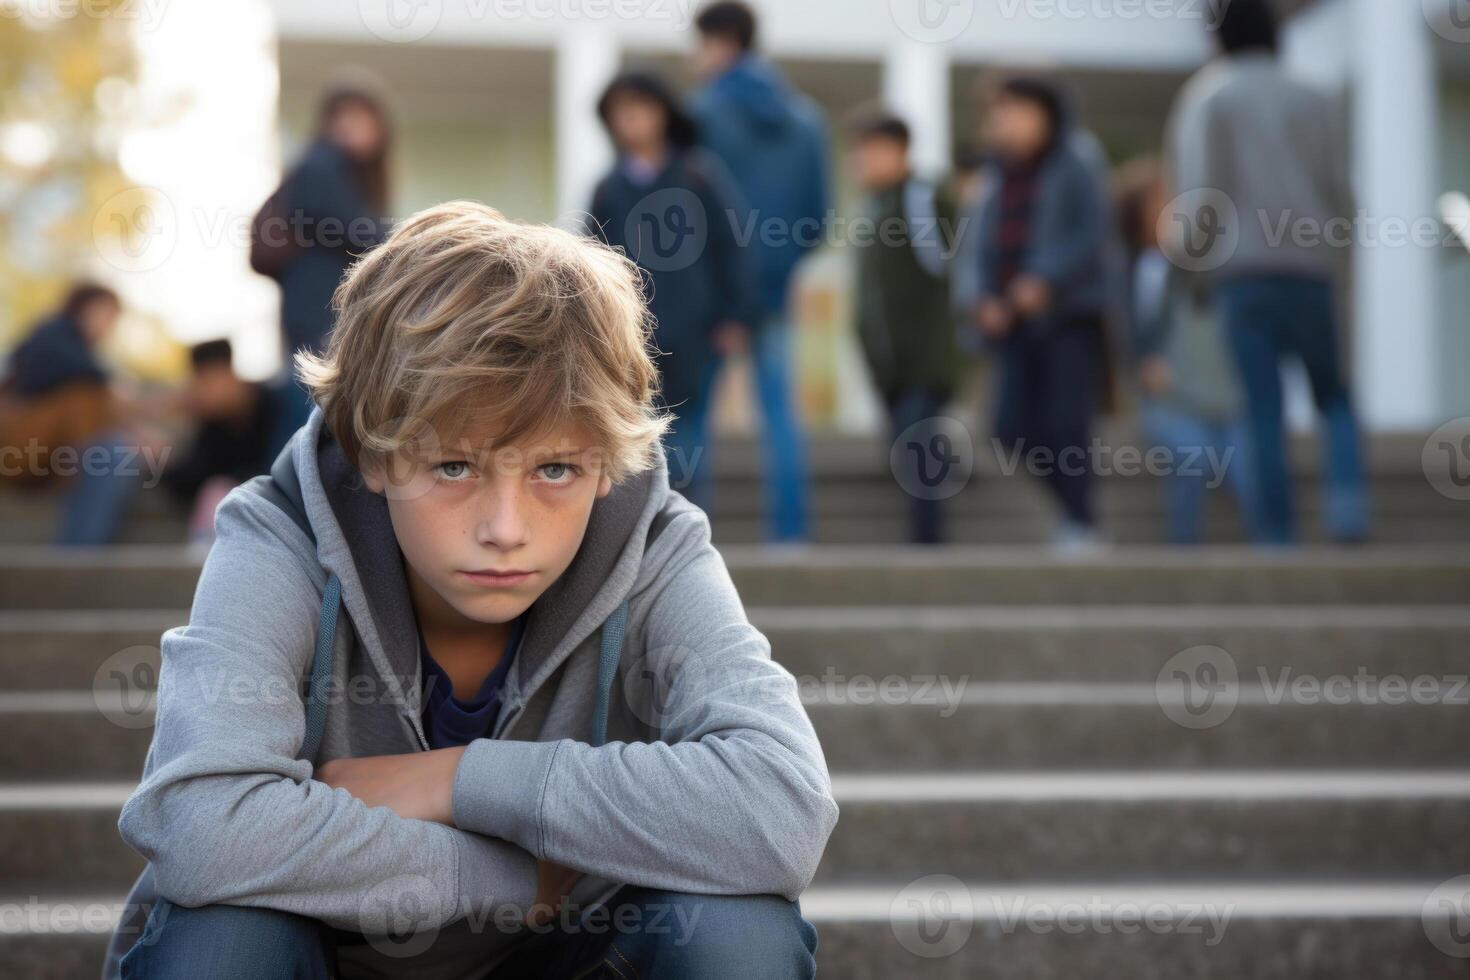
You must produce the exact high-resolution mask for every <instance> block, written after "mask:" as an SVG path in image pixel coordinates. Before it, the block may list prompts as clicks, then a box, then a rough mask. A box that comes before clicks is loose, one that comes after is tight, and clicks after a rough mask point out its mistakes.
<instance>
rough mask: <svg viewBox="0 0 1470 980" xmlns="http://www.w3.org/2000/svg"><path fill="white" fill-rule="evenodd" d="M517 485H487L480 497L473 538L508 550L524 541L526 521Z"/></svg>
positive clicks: (489, 545)
mask: <svg viewBox="0 0 1470 980" xmlns="http://www.w3.org/2000/svg"><path fill="white" fill-rule="evenodd" d="M521 502H522V500H521V493H520V491H519V489H518V488H517V487H513V486H506V487H490V488H488V489H487V490H486V492H485V493H484V494H483V495H482V497H481V505H480V512H479V523H478V525H477V526H476V528H475V538H476V540H477V541H479V543H480V544H483V545H486V546H488V547H494V548H500V549H503V550H508V549H510V548H515V547H518V546H520V545H523V544H525V543H526V532H527V528H528V525H527V522H526V519H525V516H524V515H523V514H522V513H521Z"/></svg>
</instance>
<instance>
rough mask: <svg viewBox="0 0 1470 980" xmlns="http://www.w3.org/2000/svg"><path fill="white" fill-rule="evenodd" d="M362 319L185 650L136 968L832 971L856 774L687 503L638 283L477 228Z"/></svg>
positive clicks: (419, 243)
mask: <svg viewBox="0 0 1470 980" xmlns="http://www.w3.org/2000/svg"><path fill="white" fill-rule="evenodd" d="M339 296H340V300H341V315H340V321H339V323H338V326H337V328H336V329H335V330H334V331H333V333H332V336H331V338H330V340H329V343H328V348H327V350H326V352H325V354H323V355H313V354H308V353H302V354H298V356H297V365H298V367H299V369H300V371H301V374H302V376H303V378H304V380H305V382H306V383H307V385H308V386H309V387H310V389H311V391H312V393H313V396H314V398H315V399H316V401H317V407H316V408H315V409H314V410H313V412H312V415H311V417H310V420H309V421H308V423H307V425H306V426H305V427H304V428H303V429H301V430H300V431H299V432H298V433H297V434H296V435H295V436H294V437H293V439H292V442H291V444H290V446H289V451H288V453H287V454H286V455H285V456H284V457H283V458H282V459H281V460H279V461H278V463H277V465H276V466H275V467H273V470H272V472H273V477H272V480H271V481H269V486H270V487H274V488H275V491H274V492H272V491H270V490H268V489H267V488H266V487H262V486H261V485H260V484H258V483H257V484H254V485H253V486H249V485H247V486H243V487H238V488H236V489H235V490H234V491H232V492H231V493H230V494H229V496H227V497H226V498H225V500H224V501H223V503H222V504H221V505H220V508H219V511H218V516H217V520H216V529H217V539H216V541H215V544H214V547H213V549H212V550H211V551H210V552H209V555H208V558H207V559H206V561H205V563H204V568H203V570H202V573H201V575H200V578H199V583H198V586H197V589H196V591H195V595H194V602H193V605H192V607H191V611H190V616H189V622H188V624H187V625H185V626H182V627H178V628H175V629H171V630H169V631H168V632H166V633H165V634H164V635H163V640H162V643H161V647H160V655H161V667H160V675H159V685H158V704H157V714H156V723H155V726H154V730H153V742H152V745H151V746H150V749H149V752H148V757H147V761H146V762H145V764H144V772H143V777H142V781H141V782H140V784H139V785H138V787H137V789H136V791H135V792H134V793H133V795H132V796H131V797H130V798H129V800H128V801H127V803H126V804H125V805H124V807H123V810H122V814H121V817H120V820H119V828H120V830H121V833H122V836H123V838H124V840H126V841H127V843H128V844H129V845H131V846H132V847H133V848H134V849H135V850H136V851H137V852H138V853H139V854H141V855H142V856H143V857H145V858H146V859H147V860H148V861H149V862H150V867H149V872H148V875H149V876H150V878H151V881H152V885H153V887H154V888H155V889H156V892H157V895H158V896H159V897H158V899H157V901H155V902H153V903H152V909H151V912H150V914H149V916H148V919H147V922H146V924H144V925H143V926H142V929H141V933H140V934H139V935H138V936H137V940H136V942H134V943H133V944H132V946H131V948H130V949H129V950H128V951H127V952H126V954H125V955H124V956H123V957H122V958H121V962H120V974H121V976H122V977H124V978H127V980H141V978H152V980H157V978H171V977H188V978H191V980H192V978H196V977H211V978H228V977H250V978H252V980H257V978H258V980H271V978H287V977H323V976H328V975H335V976H341V977H351V976H378V977H415V978H417V977H485V976H489V977H492V978H493V977H524V976H551V977H563V976H565V977H572V976H584V975H587V974H588V972H589V971H602V972H603V973H607V974H612V975H623V976H639V977H642V978H644V980H664V978H691V977H702V976H757V977H762V978H791V977H803V978H809V977H811V976H813V975H814V973H815V958H814V956H813V954H814V952H815V950H816V946H817V933H816V929H815V928H814V927H813V926H812V924H811V923H810V922H808V921H807V920H806V919H805V918H804V917H803V915H802V912H801V908H800V903H799V897H800V895H801V893H802V892H803V891H804V890H805V889H806V887H807V886H808V885H809V884H810V883H811V880H812V878H813V876H814V874H815V871H816V867H817V864H818V862H819V860H820V859H821V856H822V852H823V849H824V848H825V846H826V842H827V839H828V837H829V835H830V834H831V832H832V829H833V827H834V825H835V823H836V821H837V816H838V808H837V804H836V802H835V800H834V799H833V796H832V785H831V778H830V776H829V774H828V771H827V766H826V762H825V758H824V755H823V752H822V747H821V745H820V743H819V742H818V740H817V736H816V733H815V731H814V730H813V727H812V724H811V720H810V719H809V718H808V716H807V713H806V710H805V708H804V707H803V704H802V699H801V696H800V691H799V689H798V686H797V684H796V680H795V678H794V677H793V676H792V675H791V674H790V672H789V671H787V670H786V669H785V668H784V667H782V666H781V665H780V663H778V662H777V661H776V660H775V659H773V657H772V655H771V647H770V643H769V641H768V640H767V639H766V637H765V636H764V635H762V633H761V632H760V631H759V630H758V629H756V628H755V627H754V626H753V625H751V623H750V621H749V620H748V619H747V617H746V614H745V610H744V608H743V606H742V604H741V600H740V596H739V594H738V593H737V591H736V589H735V585H734V583H733V581H732V579H731V577H730V573H729V570H728V569H727V568H726V565H725V562H724V559H723V558H722V557H721V556H720V553H719V552H718V551H717V550H716V549H715V548H714V546H713V544H712V543H711V541H710V531H709V521H708V519H707V518H706V516H705V514H704V513H703V512H702V511H701V510H699V509H698V508H697V507H695V506H693V505H692V504H690V503H689V502H688V501H687V500H685V499H684V498H683V497H682V496H681V495H680V494H678V493H677V492H675V491H673V490H671V489H670V488H669V486H668V472H667V467H666V465H665V461H664V454H663V453H662V452H661V451H660V447H659V440H660V438H661V436H662V435H663V432H664V429H665V427H666V425H667V419H666V417H665V414H664V413H663V412H662V410H660V409H659V408H658V406H657V403H656V401H655V396H656V391H657V383H658V373H657V370H656V368H655V366H654V364H653V360H652V358H651V356H650V350H649V348H650V341H651V337H650V331H649V322H648V317H647V310H646V307H645V303H644V300H643V297H642V294H641V284H640V282H639V273H638V270H637V268H636V267H635V266H634V265H633V263H632V262H630V261H629V260H628V259H627V258H626V257H624V256H623V255H621V254H619V253H618V252H616V251H615V250H613V249H611V248H609V247H607V246H606V245H603V244H601V243H598V242H596V241H594V240H593V239H591V238H589V237H587V236H583V235H575V234H572V233H569V232H566V231H563V230H560V229H556V228H551V227H546V226H537V225H524V224H519V223H516V222H511V221H508V220H506V219H505V218H503V217H502V216H501V215H500V214H499V213H498V212H496V211H494V210H493V209H491V208H488V207H486V206H484V205H481V204H476V203H472V202H451V203H448V204H443V205H439V206H437V207H434V208H431V209H429V210H427V211H423V212H420V213H419V214H417V215H414V216H412V217H410V218H408V219H406V220H405V221H404V222H403V223H402V224H401V225H400V226H399V227H397V228H396V229H395V230H394V232H393V234H392V235H391V236H390V237H389V238H388V240H387V241H386V242H385V243H384V244H383V245H382V246H381V247H379V248H378V249H375V250H374V251H372V252H371V253H369V254H368V255H367V256H366V257H365V258H364V259H363V260H362V261H361V262H359V263H358V264H357V265H355V266H354V267H353V268H352V270H351V271H350V272H349V274H348V278H347V280H346V281H345V282H344V283H343V286H342V289H341V291H340V293H339ZM409 311H412V312H411V315H410V314H409ZM292 487H294V488H295V493H294V496H295V497H297V498H298V499H299V501H300V506H299V507H297V506H295V505H293V504H292V503H291V502H290V498H291V497H292V496H293V494H292V493H291V492H290V491H291V488H292ZM304 677H309V679H310V680H309V685H308V687H307V693H306V695H305V696H304V697H303V696H302V695H301V693H300V690H301V688H300V685H301V681H302V679H303V678H304Z"/></svg>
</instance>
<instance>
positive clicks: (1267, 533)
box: [1165, 0, 1371, 546]
mask: <svg viewBox="0 0 1470 980" xmlns="http://www.w3.org/2000/svg"><path fill="white" fill-rule="evenodd" d="M1210 26H1211V28H1212V31H1211V36H1212V37H1213V38H1214V40H1215V43H1216V45H1217V57H1215V58H1214V59H1212V60H1211V61H1210V63H1209V64H1207V65H1206V66H1205V67H1204V68H1201V69H1200V70H1199V71H1198V72H1197V73H1196V74H1195V75H1194V76H1193V77H1192V78H1190V80H1189V81H1188V82H1187V83H1186V84H1185V85H1184V87H1183V88H1182V89H1181V90H1180V92H1179V96H1178V99H1177V100H1176V102H1175V105H1174V107H1173V109H1172V111H1171V113H1170V117H1169V122H1168V128H1167V131H1166V137H1165V143H1166V147H1167V157H1168V171H1169V179H1170V181H1171V184H1172V187H1171V193H1172V194H1174V195H1176V196H1175V197H1174V200H1173V202H1172V206H1171V209H1170V215H1169V218H1170V220H1169V222H1168V223H1167V230H1168V232H1169V237H1168V240H1167V241H1166V242H1165V246H1166V249H1167V251H1168V252H1169V253H1170V256H1171V258H1173V259H1174V260H1175V262H1176V264H1178V265H1180V266H1181V267H1183V268H1185V269H1187V270H1189V271H1190V272H1191V273H1193V274H1194V276H1195V278H1196V279H1197V280H1199V281H1200V284H1201V288H1205V289H1208V290H1209V291H1210V293H1211V294H1212V297H1213V300H1214V302H1215V303H1216V304H1218V306H1219V310H1220V315H1221V317H1222V318H1223V319H1224V322H1225V331H1226V336H1227V338H1228V340H1229V346H1230V351H1231V354H1232V357H1233V358H1234V361H1235V364H1236V369H1237V371H1238V372H1239V376H1240V384H1241V387H1242V389H1243V390H1244V393H1245V424H1246V430H1247V432H1248V433H1249V438H1250V442H1251V451H1252V454H1253V457H1254V460H1255V464H1254V466H1253V468H1252V478H1253V480H1254V482H1255V488H1254V491H1255V496H1256V502H1255V508H1256V511H1257V512H1258V518H1259V519H1258V523H1259V525H1260V537H1261V538H1262V539H1263V541H1264V542H1265V543H1266V544H1268V545H1275V546H1280V545H1288V544H1292V543H1294V542H1296V541H1297V540H1299V537H1300V529H1299V528H1298V525H1297V521H1296V515H1295V514H1294V492H1293V488H1292V480H1291V470H1290V466H1289V465H1288V460H1287V439H1286V425H1285V414H1284V398H1283V390H1284V388H1283V382H1282V362H1283V361H1286V360H1294V361H1298V362H1299V363H1300V364H1301V366H1302V368H1303V369H1304V370H1305V371H1306V374H1307V378H1308V380H1309V382H1310V384H1311V389H1312V400H1313V401H1314V402H1315V403H1316V407H1317V412H1318V414H1319V415H1320V416H1321V425H1320V427H1319V429H1318V435H1319V437H1320V439H1321V441H1322V449H1323V453H1322V459H1323V480H1322V495H1323V500H1322V505H1323V506H1322V517H1323V523H1324V525H1325V530H1326V532H1327V534H1328V536H1329V537H1331V538H1332V539H1333V540H1335V541H1340V542H1344V543H1357V542H1361V541H1363V540H1364V539H1366V538H1367V537H1368V535H1369V530H1370V526H1371V514H1370V510H1371V508H1370V502H1369V492H1368V482H1367V476H1366V469H1365V463H1364V458H1363V446H1362V437H1361V434H1360V432H1359V428H1358V421H1357V414H1356V411H1355V410H1354V408H1353V400H1352V390H1351V386H1350V385H1349V382H1348V378H1347V377H1346V373H1345V371H1344V368H1343V364H1342V351H1341V346H1342V344H1341V339H1340V338H1339V337H1338V330H1339V322H1340V315H1339V311H1338V309H1337V296H1336V289H1337V284H1338V282H1339V281H1340V279H1341V277H1342V276H1343V274H1344V273H1345V272H1346V269H1345V268H1344V264H1343V263H1344V260H1345V259H1346V257H1347V254H1348V250H1347V249H1344V248H1340V247H1337V246H1338V245H1341V244H1344V243H1343V242H1339V241H1335V238H1334V235H1333V233H1332V229H1333V228H1334V227H1336V226H1337V224H1338V223H1339V222H1341V223H1342V227H1343V228H1348V227H1351V223H1352V219H1353V217H1354V215H1355V213H1356V206H1355V204H1354V201H1353V193H1352V180H1351V173H1350V160H1351V156H1352V154H1351V152H1350V151H1349V148H1348V145H1349V140H1348V136H1347V126H1346V121H1345V118H1344V116H1345V112H1344V111H1343V106H1341V105H1339V104H1338V102H1337V100H1336V99H1334V98H1333V97H1332V96H1331V95H1328V94H1325V93H1323V92H1321V91H1319V90H1318V89H1317V88H1315V87H1314V86H1312V85H1311V84H1309V83H1307V82H1304V81H1301V80H1299V79H1296V78H1293V77H1292V76H1291V74H1290V73H1289V72H1288V71H1287V69H1286V67H1285V66H1284V65H1283V64H1282V62H1281V59H1280V58H1278V56H1277V51H1276V49H1277V24H1276V15H1275V12H1274V11H1273V10H1272V8H1271V5H1270V4H1269V3H1267V2H1266V0H1232V2H1231V3H1229V4H1227V5H1225V6H1224V7H1222V8H1219V9H1218V10H1216V11H1215V12H1214V13H1213V14H1212V15H1211V23H1210ZM1225 202H1228V203H1229V206H1230V207H1231V208H1233V209H1234V212H1235V213H1236V214H1237V215H1238V216H1239V220H1238V221H1237V222H1235V227H1230V226H1229V225H1230V223H1229V220H1228V219H1224V220H1222V219H1221V218H1220V217H1219V212H1220V210H1221V208H1222V207H1223V206H1224V203H1225ZM1288 226H1290V227H1291V228H1293V229H1295V228H1298V227H1301V226H1306V227H1308V228H1316V229H1319V231H1320V230H1322V229H1326V232H1325V233H1319V234H1316V235H1311V234H1308V235H1304V236H1299V235H1296V234H1288V233H1287V229H1288ZM1278 230H1279V232H1280V234H1279V237H1278ZM1229 232H1234V234H1230V233H1229Z"/></svg>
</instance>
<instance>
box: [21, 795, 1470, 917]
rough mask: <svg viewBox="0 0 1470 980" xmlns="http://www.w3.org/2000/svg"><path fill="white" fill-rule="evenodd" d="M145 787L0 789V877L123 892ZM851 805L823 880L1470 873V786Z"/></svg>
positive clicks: (920, 798) (24, 887)
mask: <svg viewBox="0 0 1470 980" xmlns="http://www.w3.org/2000/svg"><path fill="white" fill-rule="evenodd" d="M131 788H132V783H131V782H107V783H85V784H57V783H48V784H29V785H27V784H17V783H11V784H7V785H3V786H0V879H3V880H4V881H6V882H7V883H9V886H10V890H13V891H19V892H22V893H35V894H47V893H54V892H66V891H72V892H74V891H77V890H79V889H82V888H90V889H107V888H125V886H126V885H127V884H128V883H129V882H131V881H132V879H133V878H134V877H135V876H136V874H137V872H138V870H139V869H140V868H141V865H142V861H141V859H140V858H139V857H138V856H137V855H136V854H134V853H133V852H132V850H131V849H129V848H128V847H127V845H126V844H124V843H123V842H122V840H121V839H120V838H119V836H118V833H117V814H118V810H119V809H120V807H121V806H122V803H123V801H124V800H125V799H126V798H127V796H128V793H129V792H130V791H131ZM833 792H834V795H835V796H836V798H837V801H838V805H839V806H840V807H841V811H842V813H841V817H840V819H839V820H838V824H837V829H836V830H835V831H834V833H833V836H832V838H831V840H830V842H829V843H828V846H827V851H826V853H825V855H824V856H823V859H822V864H821V867H820V868H819V870H818V880H819V881H821V882H823V883H827V884H832V883H850V882H860V881H863V880H870V879H872V878H875V877H893V876H898V875H905V874H916V873H929V872H943V873H946V874H952V875H957V876H959V877H962V878H965V877H984V878H987V879H990V880H995V881H1024V880H1029V879H1035V880H1062V879H1065V878H1067V877H1070V876H1077V877H1086V878H1095V879H1097V880H1099V881H1111V882H1124V881H1130V880H1131V881H1136V880H1140V879H1142V880H1148V879H1152V878H1158V879H1178V878H1189V877H1196V878H1204V879H1222V880H1223V879H1230V880H1258V879H1267V878H1280V879H1283V880H1294V879H1299V878H1303V877H1306V878H1311V877H1319V878H1330V877H1332V876H1334V875H1341V874H1344V873H1346V872H1347V871H1348V870H1349V869H1351V873H1352V874H1354V875H1357V876H1361V877H1366V878H1371V877H1383V878H1392V877H1396V876H1397V877H1405V876H1408V877H1425V878H1428V877H1435V876H1438V877H1440V878H1445V877H1449V876H1450V875H1451V874H1453V873H1455V871H1456V869H1461V868H1463V867H1465V866H1466V865H1467V864H1470V837H1467V835H1466V834H1465V833H1464V828H1465V826H1466V821H1467V819H1470V773H1467V771H1465V770H1460V771H1455V772H1425V771H1410V770H1400V771H1375V772H1365V773H1324V772H1301V773H1291V772H1282V773H1241V772H1217V773H1208V774H1201V773H1176V772H1137V773H1130V772H1081V773H1049V774H1042V773H953V774H951V773H919V774H908V773H874V774H841V773H839V774H838V775H836V776H835V777H834V779H833Z"/></svg>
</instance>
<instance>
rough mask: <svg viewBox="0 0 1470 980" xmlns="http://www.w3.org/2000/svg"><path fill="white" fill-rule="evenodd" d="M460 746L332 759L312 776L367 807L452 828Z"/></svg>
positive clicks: (461, 753)
mask: <svg viewBox="0 0 1470 980" xmlns="http://www.w3.org/2000/svg"><path fill="white" fill-rule="evenodd" d="M462 755H464V746H462V745H459V746H455V747H453V748H448V749H435V750H433V751H432V752H408V753H405V754H403V755H370V756H365V757H363V758H361V759H333V760H332V761H331V762H328V763H326V764H324V765H320V766H317V768H316V778H317V779H318V780H320V781H321V782H324V783H326V784H327V785H328V786H331V787H332V788H334V789H345V790H347V792H349V793H351V794H352V795H353V796H355V797H357V798H358V799H359V800H362V801H363V802H364V803H366V804H367V805H368V806H386V807H388V808H389V809H391V810H392V811H393V812H394V813H396V814H398V815H399V816H400V817H407V818H409V819H410V820H430V821H433V822H434V823H443V824H453V822H454V817H453V809H454V806H453V803H454V773H455V770H456V769H458V768H459V759H460V756H462Z"/></svg>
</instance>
